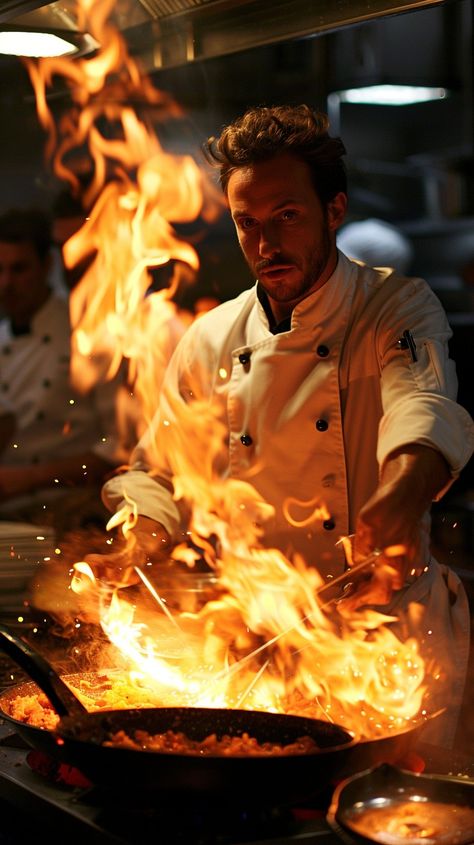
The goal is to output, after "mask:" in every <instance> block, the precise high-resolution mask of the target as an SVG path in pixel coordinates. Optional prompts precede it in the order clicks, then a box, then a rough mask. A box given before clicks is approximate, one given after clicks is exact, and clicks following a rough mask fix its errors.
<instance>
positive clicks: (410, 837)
mask: <svg viewBox="0 0 474 845" xmlns="http://www.w3.org/2000/svg"><path fill="white" fill-rule="evenodd" d="M346 824H347V825H348V826H350V828H351V829H352V830H354V831H355V832H356V833H359V834H361V835H362V836H364V837H366V838H367V839H369V840H372V841H374V842H380V843H381V845H458V844H459V843H465V842H471V841H472V839H473V838H474V809H473V808H472V807H468V806H467V805H461V804H444V803H441V802H439V801H427V800H425V799H421V800H420V799H419V797H418V800H411V801H397V802H385V803H381V804H379V805H376V806H374V805H372V806H371V807H367V808H365V809H363V810H360V811H355V812H354V813H353V814H351V816H350V819H349V818H347V819H346Z"/></svg>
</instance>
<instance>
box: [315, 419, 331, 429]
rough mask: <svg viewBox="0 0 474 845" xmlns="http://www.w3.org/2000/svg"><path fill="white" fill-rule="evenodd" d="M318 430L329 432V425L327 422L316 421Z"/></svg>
mask: <svg viewBox="0 0 474 845" xmlns="http://www.w3.org/2000/svg"><path fill="white" fill-rule="evenodd" d="M316 428H317V430H318V431H327V430H328V428H329V423H328V422H326V420H316Z"/></svg>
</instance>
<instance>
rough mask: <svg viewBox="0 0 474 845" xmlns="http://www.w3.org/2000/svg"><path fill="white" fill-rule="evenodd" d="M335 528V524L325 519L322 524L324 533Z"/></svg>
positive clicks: (331, 520)
mask: <svg viewBox="0 0 474 845" xmlns="http://www.w3.org/2000/svg"><path fill="white" fill-rule="evenodd" d="M335 527H336V523H335V522H334V520H333V519H325V520H324V522H323V528H324V530H325V531H332V530H333V529H334V528H335Z"/></svg>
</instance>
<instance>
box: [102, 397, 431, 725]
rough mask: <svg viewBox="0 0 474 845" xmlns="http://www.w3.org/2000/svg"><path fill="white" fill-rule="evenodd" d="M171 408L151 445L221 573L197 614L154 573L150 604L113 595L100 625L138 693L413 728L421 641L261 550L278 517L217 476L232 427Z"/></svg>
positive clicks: (194, 533)
mask: <svg viewBox="0 0 474 845" xmlns="http://www.w3.org/2000/svg"><path fill="white" fill-rule="evenodd" d="M168 400H169V401H168V404H167V410H168V412H169V413H168V415H167V417H166V420H162V422H163V423H164V422H166V425H162V427H161V428H160V427H159V428H158V431H159V437H158V439H159V444H155V448H157V449H160V448H161V449H163V450H165V451H166V453H167V454H168V455H170V456H171V457H170V460H171V465H172V468H173V472H174V474H173V486H174V490H175V494H174V495H175V497H176V498H177V499H180V500H184V501H185V503H186V505H187V506H188V507H190V508H191V510H192V517H191V522H190V535H191V537H192V539H193V541H194V542H195V543H197V544H198V545H199V544H200V545H201V546H202V548H203V553H204V556H205V558H206V560H207V562H208V564H209V565H210V566H211V567H212V571H213V573H214V577H215V584H214V595H213V596H212V597H210V598H208V599H207V600H203V601H202V603H201V606H199V607H196V608H195V610H193V611H189V610H183V609H180V608H179V607H178V608H174V607H173V608H170V607H168V604H167V587H166V585H164V584H162V585H161V586H160V573H159V571H158V572H155V573H154V575H153V574H152V575H151V576H150V580H149V579H148V578H147V577H146V576H144V575H143V573H142V580H143V582H144V585H145V588H146V589H145V592H146V594H147V597H148V600H150V596H151V597H152V599H153V607H152V608H151V609H150V605H148V607H147V609H146V610H145V611H143V612H142V610H141V609H140V603H139V602H137V601H136V597H135V598H134V604H133V605H132V604H131V603H130V602H129V601H128V600H127V597H126V594H127V591H126V590H124V591H121V590H116V591H115V592H114V593H113V595H112V596H111V597H110V595H109V600H108V602H106V603H104V604H103V605H102V610H101V627H102V629H103V631H104V632H105V634H106V635H107V637H108V638H109V640H110V641H111V642H112V643H113V645H114V646H115V647H116V649H117V651H118V653H119V654H120V655H121V656H122V657H123V656H125V657H126V664H127V666H128V668H129V670H130V683H131V684H132V686H133V684H135V683H138V685H139V686H140V687H142V686H143V685H145V686H146V687H147V688H149V689H151V690H153V695H154V696H156V698H155V701H156V704H161V705H163V704H167V705H170V704H174V705H180V706H183V705H185V706H206V707H230V708H236V707H239V708H242V707H243V708H248V709H261V710H266V711H272V712H281V713H295V714H299V715H308V716H311V717H315V718H322V719H326V720H331V721H334V722H337V723H338V724H342V725H344V726H345V727H346V728H348V729H349V730H351V731H353V732H354V733H355V734H357V735H362V736H365V737H372V736H380V735H386V734H387V733H390V732H397V731H400V730H402V729H404V728H406V727H407V726H410V724H411V723H412V721H413V720H416V718H417V717H418V716H419V714H420V711H421V709H422V706H423V701H424V696H425V692H426V686H425V680H424V678H425V662H424V660H423V658H422V656H421V654H420V649H419V645H418V643H417V641H416V640H415V639H413V638H408V639H407V640H406V641H405V642H402V641H401V640H400V639H398V637H397V636H396V635H395V633H394V632H393V631H392V630H391V628H390V624H391V623H392V622H393V621H394V618H393V617H389V616H387V615H385V614H382V613H379V612H376V611H374V610H372V609H364V610H358V611H357V612H353V613H349V612H345V611H344V608H343V604H342V605H341V607H340V608H339V605H337V604H334V603H333V602H328V603H326V602H325V598H324V597H325V590H326V588H327V585H326V584H325V583H324V582H323V580H322V578H321V576H320V574H319V573H318V571H317V570H316V569H315V568H313V567H308V566H307V565H306V564H305V562H304V561H303V560H302V559H301V558H299V557H295V558H294V559H293V560H289V559H288V558H286V557H285V555H283V554H282V553H281V552H280V551H278V550H276V549H266V548H264V547H263V546H262V545H261V535H262V527H263V525H264V522H265V519H266V518H268V517H269V516H271V515H272V508H271V507H270V506H269V505H268V504H267V503H265V502H264V501H263V500H262V499H261V497H260V496H259V494H258V492H257V491H256V490H255V488H254V487H253V486H252V485H251V484H249V483H248V482H246V481H244V480H242V479H232V478H223V477H221V476H220V475H219V474H218V472H217V470H216V467H218V466H219V461H220V459H221V456H222V453H223V450H224V439H225V432H226V427H225V425H224V423H223V421H222V420H221V419H220V417H219V411H218V409H217V408H216V407H214V406H213V405H212V403H209V402H208V401H204V400H199V399H198V398H196V397H195V400H194V401H193V402H192V403H191V404H190V405H186V404H184V405H179V406H177V405H176V403H173V402H172V401H171V400H170V398H169V397H168ZM191 435H192V438H193V439H192V443H193V449H192V450H190V449H189V448H185V447H186V444H187V443H189V442H190V439H189V438H190V437H191ZM128 507H129V508H130V507H131V506H130V505H128ZM320 518H325V510H324V508H322V507H321V514H320ZM119 520H120V518H117V520H116V522H119ZM189 552H190V549H189V548H188V547H187V546H186V545H182V546H178V547H177V548H176V549H175V550H174V554H173V558H174V559H175V560H176V561H177V562H182V563H184V564H188V563H189V562H191V564H192V563H193V562H194V554H195V553H192V554H191V555H190V554H189ZM151 572H152V573H153V569H152V570H151ZM153 577H155V578H157V583H156V584H155V583H154V582H153ZM177 577H178V576H176V578H177ZM89 583H90V582H89ZM180 583H181V584H182V583H183V581H181V582H179V581H178V583H177V586H178V587H179V584H180ZM96 587H97V589H99V588H100V585H96ZM418 611H419V608H417V610H416V612H418ZM413 612H415V609H413ZM170 641H171V642H172V643H173V648H172V649H171V656H169V655H167V654H166V653H163V643H166V647H167V648H166V649H165V651H166V650H169V644H170Z"/></svg>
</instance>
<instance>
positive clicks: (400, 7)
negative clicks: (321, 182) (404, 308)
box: [0, 0, 474, 580]
mask: <svg viewBox="0 0 474 845" xmlns="http://www.w3.org/2000/svg"><path fill="white" fill-rule="evenodd" d="M113 21H114V24H115V26H116V27H117V28H118V29H119V30H121V32H122V34H123V36H124V38H125V39H126V41H127V44H128V47H129V50H130V52H131V54H132V55H133V56H135V57H136V58H138V59H139V60H140V62H141V63H142V65H143V67H144V68H145V69H146V71H147V73H148V74H149V75H150V77H151V78H152V79H153V82H154V84H155V85H156V87H158V88H160V89H162V90H164V91H167V92H169V93H170V94H172V95H173V97H174V98H175V99H176V100H177V101H178V102H179V103H180V104H181V105H182V106H183V108H184V112H185V114H184V117H183V118H181V119H179V120H174V121H173V122H168V123H167V124H165V125H161V124H160V125H159V128H158V126H157V132H158V133H159V135H160V138H161V140H162V143H163V144H164V146H165V147H168V148H169V149H170V150H172V151H173V152H191V153H192V154H193V155H196V156H197V157H198V158H199V157H200V155H201V154H200V148H201V144H202V142H203V140H204V139H205V138H207V137H208V136H209V135H210V134H213V133H217V132H218V131H219V129H220V127H221V126H222V125H223V124H224V123H226V122H227V121H228V120H230V119H232V118H233V117H234V116H235V115H236V114H238V113H240V112H242V111H243V110H244V109H245V108H246V107H247V106H249V105H252V104H267V105H271V104H274V103H282V102H292V103H298V102H307V103H309V104H311V105H313V106H318V107H320V108H322V109H323V110H327V111H328V112H329V114H330V117H331V121H332V132H333V134H339V133H340V134H341V136H342V138H343V140H344V142H345V145H346V148H347V167H348V172H349V185H350V203H349V216H348V220H349V221H350V220H361V219H365V218H368V217H376V218H381V219H383V220H385V221H387V222H389V223H392V224H394V225H396V226H397V227H398V228H399V229H400V230H401V231H402V232H403V233H404V234H405V235H406V236H407V237H408V239H409V241H410V243H411V245H412V248H413V255H412V260H411V263H410V266H409V268H408V270H409V272H411V273H413V274H417V275H421V276H423V277H424V278H426V279H427V280H428V281H429V282H430V284H431V285H432V286H433V288H434V289H435V290H436V292H437V294H438V296H439V297H440V299H441V301H442V302H443V304H444V306H445V308H446V310H447V312H448V315H449V319H450V322H451V325H452V328H453V332H454V335H453V340H452V343H451V352H452V356H453V357H454V359H455V360H456V363H457V368H458V375H459V380H460V400H461V402H462V403H463V404H464V405H465V406H466V407H467V408H468V409H469V410H470V412H471V413H473V412H474V397H473V387H472V385H473V363H472V362H473V354H472V341H471V338H472V331H473V326H474V180H473V175H474V153H473V133H474V94H473V80H474V69H473V49H472V47H473V44H472V40H473V25H472V21H473V3H472V0H454V2H437V3H432V2H412V3H410V2H404V3H400V2H398V3H397V2H391V3H390V2H383V0H367V2H357V0H353V2H349V0H338V2H335V0H331V2H330V0H320V2H317V0H314V1H313V2H300V0H274V1H273V2H267V0H240V2H239V0H118V2H117V3H116V4H115V7H114V13H113ZM19 24H21V25H22V26H27V27H36V26H42V27H45V26H46V27H48V28H49V29H52V30H55V31H58V30H67V31H68V32H69V34H70V36H71V37H72V38H73V39H76V42H77V44H78V46H79V48H80V50H83V51H87V50H88V49H90V43H88V40H87V34H84V33H80V32H79V31H78V29H77V21H76V17H75V5H74V3H73V2H72V0H71V2H70V1H69V0H65V2H54V3H51V4H49V5H43V6H39V5H38V3H37V2H35V0H26V1H25V0H19V1H18V0H3V2H0V29H1V28H2V27H3V28H11V27H12V26H13V25H19ZM375 83H405V84H417V85H430V86H440V87H443V88H445V89H446V91H447V96H445V97H444V98H443V99H439V100H436V101H432V102H426V103H419V104H415V105H408V106H381V105H362V104H353V103H348V102H344V100H343V98H342V97H341V95H340V94H338V93H335V92H340V91H342V90H344V89H347V88H348V87H357V86H362V85H368V84H375ZM48 96H49V103H50V106H51V108H52V109H53V111H54V114H55V116H56V118H59V117H60V116H61V114H62V112H63V111H64V110H65V109H67V108H68V107H69V105H70V102H69V95H68V92H67V90H66V88H65V87H64V83H63V82H61V81H59V82H58V83H57V85H55V86H53V88H52V89H51V90H50V93H49V95H48ZM145 108H146V110H147V116H148V119H150V120H152V121H153V120H154V119H155V116H154V115H153V112H152V110H151V107H150V106H149V105H148V106H146V107H145ZM157 124H158V120H157ZM45 139H46V138H45V134H44V132H43V130H42V129H41V128H40V125H39V122H38V119H37V115H36V108H35V98H34V94H33V91H32V88H31V84H30V81H29V78H28V75H27V73H26V71H25V69H24V67H23V65H22V62H21V60H20V59H17V58H13V57H7V56H0V143H1V156H0V185H1V190H0V207H1V208H8V207H10V206H18V205H21V206H28V205H31V204H37V205H40V206H43V207H45V208H47V209H51V208H52V207H53V206H54V203H55V198H56V196H57V194H58V193H59V191H60V189H61V187H62V186H61V183H59V182H58V180H57V178H56V177H54V176H53V175H52V173H51V170H50V169H49V168H48V166H47V165H46V164H45V162H44V146H45ZM183 234H185V235H186V234H189V235H190V236H194V235H195V234H196V233H195V232H194V231H192V227H191V229H190V231H189V232H188V233H186V231H183ZM197 250H198V253H199V256H200V261H201V271H200V276H199V281H198V283H197V285H194V286H193V287H192V288H189V289H188V290H186V291H184V292H183V293H182V303H181V304H183V305H184V306H187V307H192V306H193V303H194V300H195V299H196V298H198V297H202V296H213V297H216V298H218V299H219V300H225V299H228V298H230V297H231V296H233V295H235V294H236V293H238V292H239V291H240V290H242V289H243V288H244V287H246V286H247V284H248V283H249V282H250V278H249V275H248V271H247V268H246V265H245V264H244V262H243V260H242V258H241V256H240V253H239V250H238V247H237V245H236V242H235V237H234V233H233V228H232V225H231V222H230V220H229V218H228V217H227V216H226V215H225V214H224V215H222V216H221V217H220V219H219V220H218V221H217V222H216V223H215V224H213V226H212V227H211V228H208V229H207V230H206V231H205V233H204V236H203V235H202V232H201V233H200V240H199V242H198V244H197ZM434 539H435V545H436V547H437V551H438V553H439V555H440V557H441V558H447V559H449V562H451V563H453V564H454V565H455V566H456V567H457V568H459V569H460V570H462V571H463V573H464V574H465V576H466V579H467V580H469V579H470V576H471V569H474V563H473V561H474V473H473V468H472V462H471V465H470V466H469V467H468V468H466V470H465V471H464V473H463V475H462V477H461V479H460V480H459V481H458V482H457V483H456V484H455V485H454V487H453V488H452V491H451V492H450V493H449V494H448V495H447V496H446V497H445V498H444V500H443V502H442V503H441V504H440V505H436V506H435V509H434Z"/></svg>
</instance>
